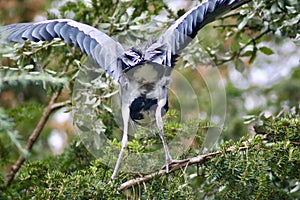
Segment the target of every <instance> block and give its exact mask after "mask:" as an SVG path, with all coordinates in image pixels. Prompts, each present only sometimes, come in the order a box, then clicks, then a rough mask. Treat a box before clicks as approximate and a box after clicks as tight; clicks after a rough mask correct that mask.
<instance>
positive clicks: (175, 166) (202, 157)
mask: <svg viewBox="0 0 300 200" xmlns="http://www.w3.org/2000/svg"><path fill="white" fill-rule="evenodd" d="M249 148H250V146H242V147H239V148H238V149H237V151H244V150H246V149H249ZM234 150H236V147H235V146H232V147H229V148H228V149H226V152H231V151H234ZM222 152H224V151H221V150H220V151H216V152H212V153H207V154H204V155H199V156H196V157H192V158H188V159H187V160H186V161H183V162H180V163H175V164H172V165H171V166H170V167H171V169H170V172H174V171H177V170H179V169H182V168H186V167H187V166H190V165H194V164H202V163H204V162H205V161H207V160H209V159H210V158H212V157H215V156H218V155H220V154H221V153H222ZM165 174H166V170H165V169H161V170H159V171H158V172H154V173H152V174H148V175H146V176H143V177H139V178H134V179H131V180H128V181H126V182H124V183H122V184H121V186H120V188H119V191H120V192H122V191H124V190H126V189H127V188H129V187H132V186H135V185H139V184H141V183H144V182H147V181H149V180H152V179H153V178H156V177H160V176H162V175H165Z"/></svg>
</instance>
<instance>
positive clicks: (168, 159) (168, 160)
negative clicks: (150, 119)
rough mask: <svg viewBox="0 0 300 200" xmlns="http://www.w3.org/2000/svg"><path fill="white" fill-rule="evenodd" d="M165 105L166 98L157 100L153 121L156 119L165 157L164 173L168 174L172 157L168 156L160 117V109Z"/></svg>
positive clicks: (168, 152)
mask: <svg viewBox="0 0 300 200" xmlns="http://www.w3.org/2000/svg"><path fill="white" fill-rule="evenodd" d="M165 104H166V98H163V99H158V102H157V108H156V111H155V119H156V125H157V127H158V131H159V136H160V138H161V140H162V143H163V147H164V151H165V156H166V171H167V173H168V172H169V164H170V163H172V157H171V155H170V151H169V147H168V144H167V141H166V137H165V134H164V124H163V120H162V116H161V109H162V108H163V106H164V105H165Z"/></svg>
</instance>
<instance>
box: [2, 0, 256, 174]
mask: <svg viewBox="0 0 300 200" xmlns="http://www.w3.org/2000/svg"><path fill="white" fill-rule="evenodd" d="M249 1H251V0H209V1H204V2H203V3H202V4H200V5H198V6H196V7H194V8H192V9H191V10H190V11H188V12H186V13H185V14H184V15H183V16H181V17H180V18H179V19H178V20H177V21H175V23H174V24H173V25H171V26H170V28H169V29H167V30H166V31H165V32H164V33H163V34H162V35H161V36H160V37H159V38H158V39H157V40H156V41H155V42H153V43H152V44H149V45H148V48H146V49H145V50H144V51H142V52H141V51H139V50H137V49H135V48H131V49H129V50H126V51H125V50H124V49H123V47H122V46H121V44H119V43H118V42H116V41H115V40H113V39H112V38H110V37H109V36H107V35H106V34H105V33H103V32H101V31H100V30H97V29H96V28H94V27H91V26H89V25H86V24H82V23H79V22H76V21H73V20H70V19H57V20H47V21H42V22H37V23H21V24H12V25H8V26H3V27H0V36H1V38H4V39H5V41H6V42H24V41H25V40H27V39H28V40H32V41H35V42H37V41H50V40H52V39H53V38H61V39H62V40H64V41H65V42H66V43H68V44H74V45H75V46H76V47H79V48H80V49H81V51H82V52H83V53H85V54H87V55H88V56H89V57H91V58H92V59H94V60H95V61H96V62H97V63H98V64H99V65H100V66H101V67H103V68H104V69H105V70H106V72H107V73H108V74H109V75H110V76H111V77H112V78H113V79H114V80H115V81H117V82H118V83H119V85H120V92H121V101H122V102H121V106H122V117H123V124H124V127H123V138H122V148H121V151H120V154H119V157H118V159H117V162H116V166H115V169H114V172H113V175H112V179H114V178H115V177H116V174H117V171H118V168H119V165H120V163H121V159H122V155H123V153H124V150H125V148H126V146H127V142H128V122H129V119H130V118H131V119H132V120H134V121H138V120H139V119H143V118H144V114H145V113H148V114H149V113H151V115H152V116H154V117H155V122H156V125H157V127H158V131H159V136H160V137H161V139H162V142H163V147H164V150H165V156H166V170H167V171H168V166H169V164H170V163H172V162H174V160H172V158H171V156H170V152H169V149H168V146H167V143H166V139H165V137H164V131H163V121H162V115H163V114H164V113H165V112H166V111H167V110H168V101H167V100H168V84H169V83H170V80H171V78H170V75H171V71H172V68H173V67H174V64H175V62H176V58H177V57H178V55H179V54H180V53H181V51H182V50H183V49H184V48H185V47H186V46H187V45H188V44H189V42H190V41H191V40H192V39H193V38H194V37H195V36H196V35H197V33H198V31H199V30H200V29H201V28H202V27H203V26H205V25H206V24H208V23H210V22H212V21H214V20H215V19H216V18H217V17H219V16H220V15H223V14H224V13H226V12H228V11H230V10H232V9H235V8H237V7H239V6H241V5H243V4H245V3H247V2H249Z"/></svg>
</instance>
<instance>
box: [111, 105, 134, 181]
mask: <svg viewBox="0 0 300 200" xmlns="http://www.w3.org/2000/svg"><path fill="white" fill-rule="evenodd" d="M129 112H130V111H129V105H128V104H125V105H124V104H123V105H122V117H123V126H124V127H123V137H122V147H121V151H120V153H119V156H118V160H117V162H116V165H115V168H114V172H113V174H112V175H111V179H115V178H116V176H117V172H118V169H119V167H120V164H121V160H122V156H123V153H124V151H125V149H126V147H127V143H128V123H129Z"/></svg>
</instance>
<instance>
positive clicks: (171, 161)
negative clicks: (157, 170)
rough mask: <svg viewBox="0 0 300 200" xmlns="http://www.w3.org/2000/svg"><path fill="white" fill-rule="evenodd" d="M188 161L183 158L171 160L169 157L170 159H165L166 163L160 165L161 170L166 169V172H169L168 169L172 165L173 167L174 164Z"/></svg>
mask: <svg viewBox="0 0 300 200" xmlns="http://www.w3.org/2000/svg"><path fill="white" fill-rule="evenodd" d="M189 161H190V159H183V160H173V159H171V160H168V161H166V163H165V164H164V165H163V166H162V168H161V169H162V170H164V169H165V170H166V173H169V172H170V170H171V169H172V167H175V166H177V165H178V164H181V163H187V162H189Z"/></svg>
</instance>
